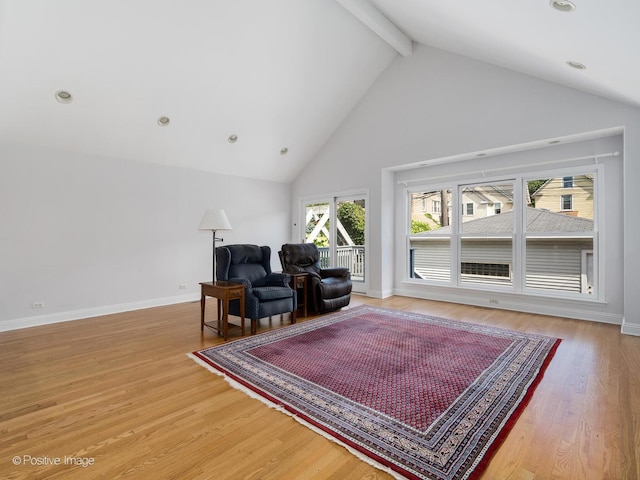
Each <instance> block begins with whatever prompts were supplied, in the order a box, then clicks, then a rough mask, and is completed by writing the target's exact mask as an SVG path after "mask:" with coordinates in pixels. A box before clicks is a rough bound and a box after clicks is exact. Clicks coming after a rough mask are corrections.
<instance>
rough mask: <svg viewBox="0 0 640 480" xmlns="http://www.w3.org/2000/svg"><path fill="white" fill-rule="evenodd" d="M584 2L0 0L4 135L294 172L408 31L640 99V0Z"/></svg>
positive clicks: (206, 165) (258, 173) (0, 128)
mask: <svg viewBox="0 0 640 480" xmlns="http://www.w3.org/2000/svg"><path fill="white" fill-rule="evenodd" d="M561 3H564V2H561ZM574 3H575V5H576V6H577V8H576V9H575V11H572V12H562V11H558V10H555V9H553V8H552V7H551V6H550V5H549V1H548V0H535V1H534V0H528V1H526V2H517V4H516V3H514V2H508V1H506V0H484V1H482V2H478V1H476V0H460V1H458V2H441V1H440V2H436V1H433V0H180V1H179V2H178V1H175V0H95V1H86V0H56V1H52V0H0V83H1V85H2V89H0V142H2V143H3V144H7V143H12V144H13V143H15V144H31V145H39V146H43V147H47V148H54V149H61V150H69V151H75V152H81V153H86V154H87V155H99V156H106V157H115V158H124V159H131V160H137V161H144V162H154V163H160V164H166V165H179V166H183V167H187V168H194V169H199V170H204V171H211V172H217V173H221V174H227V175H238V176H243V177H251V178H260V179H265V180H273V181H285V182H286V181H291V180H292V179H294V178H295V176H296V175H297V174H298V173H299V172H300V170H301V169H302V168H304V165H305V164H306V163H307V162H308V161H310V159H311V158H312V157H313V155H314V153H315V152H317V151H318V149H319V148H320V147H321V146H322V145H323V144H324V142H326V140H327V139H328V138H329V137H330V136H331V134H332V132H333V131H334V130H335V129H336V128H337V127H338V126H339V125H340V123H341V121H342V120H343V119H344V118H345V116H346V115H347V114H348V112H349V111H350V110H351V109H352V108H353V107H354V105H355V104H356V103H357V102H358V101H359V100H360V99H361V98H362V96H363V95H364V94H365V93H366V91H367V90H368V88H369V87H370V86H371V84H372V83H373V82H375V80H376V79H377V78H378V76H379V75H380V74H381V73H382V71H383V70H384V69H385V68H386V67H387V66H388V65H389V64H390V63H391V61H392V60H393V59H394V57H395V56H396V55H401V54H402V55H410V53H411V42H412V41H413V42H419V43H423V44H426V45H431V46H434V47H437V48H441V49H444V50H448V51H451V52H454V53H458V54H461V55H465V56H469V57H473V58H477V59H479V60H482V61H485V62H488V63H492V64H496V65H499V66H502V67H505V68H509V69H512V70H516V71H519V72H522V73H526V74H529V75H533V76H536V77H539V78H542V79H545V80H549V81H552V82H557V83H560V84H564V85H568V86H570V87H573V88H577V89H580V90H583V91H586V92H589V93H593V94H596V95H600V96H603V97H608V98H611V99H614V100H617V101H620V102H624V103H629V104H631V105H636V106H640V87H639V86H640V65H639V64H638V62H637V61H636V56H637V54H636V51H635V50H636V48H637V47H638V46H639V45H640V29H638V28H636V25H635V22H636V21H637V19H638V18H640V2H638V1H637V0H609V1H607V2H602V1H597V0H574ZM398 45H400V47H398ZM407 45H409V48H408V51H407ZM398 52H401V53H398ZM567 61H573V62H579V63H582V64H584V65H585V66H586V67H587V68H586V69H584V70H577V69H575V68H572V67H570V66H568V65H567V63H566V62H567ZM58 91H67V92H69V93H70V94H71V95H72V99H71V102H70V103H66V104H65V103H62V102H61V101H57V100H63V99H57V98H56V92H58ZM161 117H166V118H167V119H168V123H167V122H166V121H165V123H166V124H165V125H161V123H162V122H160V123H159V119H160V118H161ZM232 135H235V136H236V140H235V141H233V138H230V137H231V136H232ZM0 160H1V159H0Z"/></svg>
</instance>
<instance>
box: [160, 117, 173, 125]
mask: <svg viewBox="0 0 640 480" xmlns="http://www.w3.org/2000/svg"><path fill="white" fill-rule="evenodd" d="M170 121H171V120H169V117H160V118H158V125H160V126H161V127H166V126H167V125H169V122H170Z"/></svg>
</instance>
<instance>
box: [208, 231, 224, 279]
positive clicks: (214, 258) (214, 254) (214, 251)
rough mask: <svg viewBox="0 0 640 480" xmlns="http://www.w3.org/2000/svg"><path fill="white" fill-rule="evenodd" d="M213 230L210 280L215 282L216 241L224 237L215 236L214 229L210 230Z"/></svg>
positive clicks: (222, 239)
mask: <svg viewBox="0 0 640 480" xmlns="http://www.w3.org/2000/svg"><path fill="white" fill-rule="evenodd" d="M211 231H212V232H213V271H212V274H211V281H212V282H213V283H216V242H222V241H224V238H216V231H215V230H211Z"/></svg>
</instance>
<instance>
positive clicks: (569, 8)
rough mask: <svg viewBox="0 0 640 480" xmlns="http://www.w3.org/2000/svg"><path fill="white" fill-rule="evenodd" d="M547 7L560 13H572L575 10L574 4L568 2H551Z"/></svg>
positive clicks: (558, 0) (552, 0) (561, 0)
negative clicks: (549, 6)
mask: <svg viewBox="0 0 640 480" xmlns="http://www.w3.org/2000/svg"><path fill="white" fill-rule="evenodd" d="M549 5H551V6H552V7H553V8H555V9H556V10H559V11H561V12H573V11H574V10H575V9H576V5H575V3H573V2H570V1H569V0H551V1H550V2H549Z"/></svg>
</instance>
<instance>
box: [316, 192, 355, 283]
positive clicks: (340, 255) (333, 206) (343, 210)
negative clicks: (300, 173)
mask: <svg viewBox="0 0 640 480" xmlns="http://www.w3.org/2000/svg"><path fill="white" fill-rule="evenodd" d="M304 215H305V237H304V238H305V240H304V241H305V243H315V244H316V245H317V246H318V249H319V250H320V265H321V267H322V268H327V267H333V266H335V267H346V268H348V269H349V271H350V272H351V280H352V282H353V291H354V292H358V293H366V268H365V265H366V198H365V196H364V195H355V196H341V197H333V198H331V199H330V200H327V201H318V202H306V203H305V205H304ZM334 219H335V220H334Z"/></svg>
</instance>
